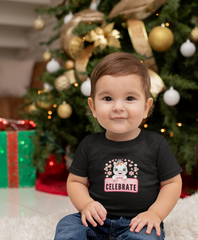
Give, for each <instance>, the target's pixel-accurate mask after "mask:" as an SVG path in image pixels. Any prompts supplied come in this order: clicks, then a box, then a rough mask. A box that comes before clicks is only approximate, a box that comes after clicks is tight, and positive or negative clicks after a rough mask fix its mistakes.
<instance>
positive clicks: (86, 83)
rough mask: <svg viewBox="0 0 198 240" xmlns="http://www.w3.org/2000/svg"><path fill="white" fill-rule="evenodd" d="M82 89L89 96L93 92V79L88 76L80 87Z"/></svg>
mask: <svg viewBox="0 0 198 240" xmlns="http://www.w3.org/2000/svg"><path fill="white" fill-rule="evenodd" d="M80 90H81V92H82V94H83V95H85V96H87V97H89V96H90V94H91V80H90V78H87V80H86V81H84V82H83V83H82V85H81V87H80Z"/></svg>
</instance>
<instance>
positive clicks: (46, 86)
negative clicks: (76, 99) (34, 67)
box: [43, 83, 53, 91]
mask: <svg viewBox="0 0 198 240" xmlns="http://www.w3.org/2000/svg"><path fill="white" fill-rule="evenodd" d="M43 88H44V89H47V90H50V91H51V90H52V89H53V87H52V85H50V84H49V83H44V84H43Z"/></svg>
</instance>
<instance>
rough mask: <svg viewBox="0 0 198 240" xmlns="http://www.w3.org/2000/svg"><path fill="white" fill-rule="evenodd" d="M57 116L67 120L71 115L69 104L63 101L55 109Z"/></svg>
mask: <svg viewBox="0 0 198 240" xmlns="http://www.w3.org/2000/svg"><path fill="white" fill-rule="evenodd" d="M57 114H58V116H59V117H60V118H63V119H65V118H69V117H70V116H71V114H72V108H71V106H70V105H69V104H67V103H66V102H65V101H63V103H62V104H61V105H59V106H58V108H57Z"/></svg>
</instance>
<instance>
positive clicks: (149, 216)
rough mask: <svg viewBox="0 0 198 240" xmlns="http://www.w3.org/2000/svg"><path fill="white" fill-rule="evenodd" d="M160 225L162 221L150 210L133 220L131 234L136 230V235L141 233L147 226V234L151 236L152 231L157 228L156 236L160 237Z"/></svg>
mask: <svg viewBox="0 0 198 240" xmlns="http://www.w3.org/2000/svg"><path fill="white" fill-rule="evenodd" d="M160 223H161V219H160V218H159V217H158V216H157V215H156V214H155V213H154V212H152V211H150V210H148V211H146V212H143V213H140V214H138V215H137V216H136V217H135V218H133V219H132V220H131V223H130V224H129V226H130V227H131V228H130V231H131V232H133V231H134V230H135V232H136V233H139V232H140V231H141V230H142V228H143V227H144V226H146V225H147V230H146V233H147V234H150V233H151V230H152V229H153V228H155V230H156V235H157V236H160V234H161V230H160Z"/></svg>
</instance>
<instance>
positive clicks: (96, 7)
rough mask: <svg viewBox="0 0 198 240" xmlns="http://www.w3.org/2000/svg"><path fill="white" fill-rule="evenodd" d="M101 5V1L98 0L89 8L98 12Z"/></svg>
mask: <svg viewBox="0 0 198 240" xmlns="http://www.w3.org/2000/svg"><path fill="white" fill-rule="evenodd" d="M99 4H100V0H97V1H95V2H92V3H91V4H90V6H89V9H91V10H97V9H98V5H99Z"/></svg>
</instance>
